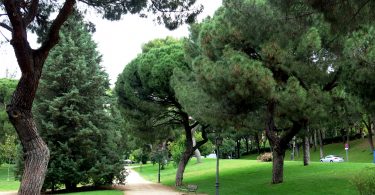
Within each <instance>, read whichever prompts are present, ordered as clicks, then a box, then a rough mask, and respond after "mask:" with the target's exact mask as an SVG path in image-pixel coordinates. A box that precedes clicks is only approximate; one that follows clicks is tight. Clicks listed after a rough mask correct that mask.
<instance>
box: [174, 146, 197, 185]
mask: <svg viewBox="0 0 375 195" xmlns="http://www.w3.org/2000/svg"><path fill="white" fill-rule="evenodd" d="M192 153H193V150H192V148H190V149H189V148H187V149H186V150H185V152H184V153H183V154H182V157H181V160H180V162H179V163H178V169H177V172H176V186H181V185H182V180H183V179H184V178H183V176H184V172H185V167H186V165H187V164H188V162H189V159H190V157H191V154H192Z"/></svg>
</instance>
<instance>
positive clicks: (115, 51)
mask: <svg viewBox="0 0 375 195" xmlns="http://www.w3.org/2000/svg"><path fill="white" fill-rule="evenodd" d="M221 2H222V1H221V0H198V3H201V4H203V5H204V11H203V13H202V14H201V15H199V21H200V20H202V19H203V18H205V17H206V16H208V15H213V13H214V12H215V10H216V9H217V8H218V7H219V6H220V5H221ZM90 21H92V22H93V23H94V24H95V25H96V32H95V33H94V35H93V39H94V41H95V42H96V43H97V44H98V48H97V49H98V51H99V52H100V53H101V54H102V56H103V61H102V66H104V68H105V70H106V72H107V73H108V74H109V77H110V80H111V81H110V82H111V84H114V83H115V82H116V79H117V75H118V74H120V73H121V72H122V71H123V69H124V67H125V65H126V64H127V63H129V62H130V61H131V60H132V59H134V58H135V57H136V56H137V54H139V53H140V52H141V47H142V45H143V44H144V43H147V42H148V41H150V40H153V39H155V38H164V37H166V36H172V37H176V38H180V37H184V36H188V34H189V32H188V26H187V25H183V26H181V27H179V28H178V29H176V30H174V31H169V30H167V29H166V28H165V27H164V26H163V25H158V24H156V23H155V22H154V21H152V17H150V18H140V17H139V16H138V15H125V16H124V17H123V19H122V20H120V21H114V22H111V21H107V20H102V19H101V18H100V17H95V16H90ZM0 31H1V32H2V33H4V34H6V33H7V32H5V30H4V29H2V28H0ZM0 36H1V37H0V40H3V37H2V35H1V34H0ZM6 36H7V37H8V38H10V36H9V34H6ZM33 37H34V36H33V35H29V39H30V40H35V38H33ZM30 42H31V41H30ZM30 44H31V45H32V46H33V45H34V46H35V47H36V45H35V44H33V43H30ZM6 70H8V72H9V73H14V72H17V75H19V72H20V71H19V69H18V65H17V63H16V58H15V56H14V52H13V49H12V47H11V46H10V45H9V43H7V44H2V45H0V77H5V76H6Z"/></svg>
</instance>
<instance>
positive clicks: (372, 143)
mask: <svg viewBox="0 0 375 195" xmlns="http://www.w3.org/2000/svg"><path fill="white" fill-rule="evenodd" d="M369 124H370V125H369V128H368V143H369V144H370V149H371V152H372V151H374V142H373V140H372V135H373V134H372V130H373V128H374V124H373V123H372V122H371V121H370V120H369Z"/></svg>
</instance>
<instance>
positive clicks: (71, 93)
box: [0, 0, 375, 194]
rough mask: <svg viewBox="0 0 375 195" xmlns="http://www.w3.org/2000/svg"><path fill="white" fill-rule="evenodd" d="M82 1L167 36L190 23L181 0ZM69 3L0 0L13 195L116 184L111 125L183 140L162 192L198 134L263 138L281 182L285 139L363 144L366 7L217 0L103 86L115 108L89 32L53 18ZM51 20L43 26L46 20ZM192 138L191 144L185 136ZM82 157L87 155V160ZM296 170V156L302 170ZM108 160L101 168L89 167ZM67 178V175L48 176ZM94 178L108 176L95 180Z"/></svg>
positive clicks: (367, 86) (123, 135)
mask: <svg viewBox="0 0 375 195" xmlns="http://www.w3.org/2000/svg"><path fill="white" fill-rule="evenodd" d="M83 2H84V3H86V4H87V5H89V6H93V7H95V8H97V9H98V10H99V12H100V13H103V14H104V17H106V18H108V19H119V18H120V17H121V14H126V13H128V12H130V13H140V14H141V15H142V14H143V12H142V11H143V10H144V9H148V10H151V11H152V12H154V13H159V15H158V16H157V19H158V20H159V21H160V22H164V23H165V24H166V26H167V27H168V28H171V29H173V28H176V27H177V26H178V25H179V24H181V23H184V22H188V23H190V22H193V21H194V18H195V17H196V15H197V14H199V13H200V12H201V8H200V7H197V8H192V6H193V5H194V3H195V0H181V1H158V0H155V1H151V4H148V3H147V2H148V1H113V2H112V1H111V2H101V1H94V0H92V1H91V0H90V1H83ZM75 4H76V2H75V1H74V0H67V1H64V2H63V4H61V5H57V4H56V5H52V4H48V3H42V2H39V1H38V0H33V1H25V2H23V3H19V2H18V1H17V2H16V1H11V0H7V1H3V2H1V3H0V8H1V10H4V11H6V13H7V14H5V15H1V17H7V19H8V20H4V22H1V23H0V24H1V27H2V28H5V29H7V30H9V31H11V32H12V40H11V44H12V46H13V48H14V50H15V53H16V57H17V60H18V63H19V66H20V68H21V72H22V76H21V79H20V80H19V81H18V85H17V87H16V88H15V92H14V94H13V96H12V98H11V99H10V101H9V102H10V103H9V105H8V106H7V107H6V112H7V113H8V116H9V118H10V122H11V124H12V125H13V126H14V128H15V130H16V132H17V134H18V137H19V139H20V141H21V145H22V147H23V152H24V168H25V169H24V171H23V175H22V182H21V187H20V190H19V193H20V194H38V193H39V192H40V190H41V189H42V184H43V183H45V185H46V186H47V188H52V189H53V188H55V186H58V185H61V184H64V185H65V186H66V187H67V188H74V187H75V186H76V185H77V184H78V183H79V182H87V181H90V182H94V183H98V184H100V183H109V182H110V181H113V179H114V178H116V177H117V178H119V177H120V176H117V175H116V174H118V173H119V172H120V169H119V168H118V167H119V165H120V164H119V163H118V162H119V160H120V157H119V154H123V153H122V151H120V149H119V146H122V147H126V146H125V145H124V144H123V143H122V142H123V141H124V140H123V139H125V142H128V141H129V140H128V139H127V138H128V135H129V134H130V132H126V131H121V130H120V131H119V127H124V128H125V129H126V130H129V131H132V132H131V133H132V135H137V136H136V137H137V138H132V139H141V140H149V142H154V143H157V144H159V145H160V148H165V145H166V142H167V141H168V140H173V139H175V138H176V136H174V135H175V134H181V132H183V134H184V137H185V139H184V142H185V148H184V149H183V150H184V151H183V153H182V154H181V158H180V162H179V163H178V171H177V174H176V185H181V184H182V180H183V173H184V170H185V166H186V164H187V163H188V161H189V159H190V157H191V156H192V155H193V153H194V152H196V151H197V149H198V148H199V147H201V146H203V145H204V144H205V143H207V142H208V140H209V136H210V135H209V134H212V133H215V134H217V135H218V134H220V135H224V134H225V133H228V132H231V133H229V134H233V133H232V132H235V133H238V134H241V133H242V132H248V134H253V135H254V138H255V137H257V138H258V139H259V134H265V135H266V137H267V139H268V142H269V144H270V146H271V149H272V152H273V177H272V183H275V184H276V183H281V182H283V162H284V157H285V151H286V150H287V148H288V146H289V144H290V143H291V141H292V140H293V138H294V137H295V136H296V135H299V136H301V137H302V138H303V140H304V143H305V144H304V145H305V148H306V149H308V148H309V146H308V145H309V136H310V134H312V133H315V134H316V132H319V133H318V134H319V136H320V137H322V133H321V132H322V130H325V131H329V129H331V128H332V127H334V128H339V129H340V130H342V131H346V132H347V135H349V129H350V128H354V127H355V126H356V125H358V124H364V125H365V126H366V127H367V131H368V137H369V142H370V143H371V144H372V140H371V139H372V135H371V130H372V126H373V111H374V105H373V101H372V99H373V98H372V97H373V93H374V89H373V88H374V87H373V86H374V85H373V81H374V79H373V78H372V77H373V71H374V70H373V67H372V66H373V63H374V62H373V60H374V58H373V56H374V52H373V51H374V46H373V45H374V43H373V42H374V41H373V36H374V29H373V28H374V24H373V21H374V20H373V19H374V14H373V12H372V11H371V10H372V9H373V8H374V7H375V2H372V1H355V0H350V1H345V2H342V1H329V2H326V1H321V0H313V1H307V0H289V1H286V2H285V1H274V0H269V1H266V0H251V1H248V0H224V1H223V5H222V7H221V8H219V9H218V10H217V11H216V13H215V14H214V16H213V17H209V18H206V19H205V20H204V21H202V22H200V23H195V24H192V25H191V26H190V35H189V37H187V38H185V39H183V40H176V39H172V38H166V39H158V40H154V41H151V42H149V43H147V44H145V45H144V46H143V49H142V53H141V54H139V56H138V57H137V58H135V59H134V60H133V61H132V62H130V63H129V64H128V65H127V66H126V68H125V69H124V71H123V73H122V74H121V75H120V76H119V79H118V81H117V82H116V87H115V93H116V96H117V98H118V100H115V98H114V97H113V96H112V92H111V91H110V90H109V88H108V78H107V76H106V74H105V73H104V72H103V71H102V70H101V68H100V66H99V65H98V64H99V62H100V57H99V55H98V53H97V52H96V51H95V50H92V48H94V47H95V45H94V44H93V43H92V41H91V40H90V38H89V36H88V35H87V34H86V35H85V33H84V32H86V33H87V32H88V31H90V30H94V29H93V28H91V27H92V25H91V24H90V23H88V24H86V25H85V24H84V23H81V22H78V23H79V24H80V25H78V26H80V27H77V25H76V24H77V20H78V19H77V18H74V19H73V20H74V21H72V22H71V23H70V24H69V21H67V20H68V16H69V15H72V14H73V15H75V17H80V13H84V12H79V11H77V10H78V9H76V7H75ZM189 8H190V9H191V10H190V11H189ZM24 10H26V11H24ZM53 12H58V14H57V17H56V19H55V20H52V21H49V17H48V16H49V15H50V14H51V13H53ZM173 13H175V14H173ZM178 13H181V14H178ZM64 23H66V27H65V28H67V29H66V30H64V27H63V24H64ZM28 30H31V31H34V32H37V33H38V35H39V38H40V40H39V41H40V42H41V47H40V48H38V49H31V48H30V46H29V45H28V41H27V33H26V32H27V31H28ZM70 32H71V34H70ZM59 37H61V43H60V45H59V46H56V44H57V42H58V40H59ZM81 47H82V48H81ZM52 48H55V50H52ZM80 49H82V50H80ZM71 51H74V52H71ZM78 54H79V55H78ZM48 56H50V58H51V59H50V60H49V58H47V57H48ZM49 63H51V64H49ZM43 67H44V68H43ZM42 70H44V73H43V74H42ZM39 83H40V84H39ZM38 86H39V91H38V92H37V89H38ZM38 93H39V94H40V96H38ZM90 97H91V98H90ZM34 99H36V105H37V107H36V109H35V110H34V112H36V115H35V116H37V117H36V119H37V120H36V121H34V117H33V114H32V105H33V103H34ZM116 101H118V105H119V110H120V111H118V110H116V108H115V107H116V106H115V105H117V102H116ZM120 112H121V114H122V116H123V118H124V119H125V121H122V120H120V119H121V118H122V117H120ZM38 128H39V129H40V133H41V134H42V136H39V133H38V130H37V129H38ZM62 132H63V133H62ZM196 132H199V134H200V137H201V138H200V139H199V140H194V139H193V138H194V135H195V134H197V133H196ZM55 133H56V134H60V135H61V137H60V136H56V134H55ZM255 135H256V136H255ZM133 141H134V140H133ZM129 142H130V141H129ZM135 142H136V141H135ZM97 144H99V145H100V146H99V148H97V147H96V146H97ZM321 145H322V144H321ZM75 146H78V147H77V148H74V147H75ZM371 147H372V148H371V149H372V150H373V144H372V145H371ZM50 149H53V150H50ZM89 149H90V152H92V153H95V154H98V155H97V156H95V157H94V156H90V155H89V154H88V153H87V152H88V151H89ZM91 149H93V150H91ZM57 151H64V152H67V153H68V154H70V155H68V156H66V155H59V154H58V153H57ZM305 151H306V150H305ZM80 152H82V153H80ZM101 154H106V155H111V154H113V156H112V157H110V159H109V157H108V156H105V155H101ZM50 156H51V161H50ZM83 157H85V158H83ZM86 157H88V159H90V158H91V157H93V158H94V159H90V160H87V159H86ZM55 159H58V160H60V161H54V160H55ZM49 161H50V163H49V166H50V167H51V170H53V171H50V172H48V171H47V164H48V162H49ZM308 161H309V157H308V152H306V153H305V158H304V164H305V165H307V164H308ZM54 162H58V163H60V162H64V163H61V164H59V165H58V164H56V163H54ZM90 162H91V163H90ZM93 162H95V164H93ZM88 164H90V166H87V165H88ZM108 164H111V166H110V167H111V169H110V170H109V169H108V172H107V171H103V170H105V169H107V168H108V167H109V166H108ZM91 165H92V166H91ZM112 165H113V166H112ZM68 169H73V170H72V171H77V172H75V173H72V174H73V175H74V174H77V173H80V174H79V175H76V176H77V177H72V178H70V179H66V178H65V177H60V176H61V175H63V171H62V170H64V171H67V170H68ZM102 172H105V173H106V174H108V175H101V176H99V177H97V175H98V174H99V173H102ZM56 173H59V174H56ZM60 173H61V174H60ZM45 175H47V180H46V182H44V176H45ZM71 176H72V175H69V176H67V177H71ZM75 179H77V180H75ZM78 180H80V181H78ZM47 181H48V182H47Z"/></svg>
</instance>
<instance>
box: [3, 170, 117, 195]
mask: <svg viewBox="0 0 375 195" xmlns="http://www.w3.org/2000/svg"><path fill="white" fill-rule="evenodd" d="M10 176H11V177H10V180H9V181H7V178H8V165H7V164H3V165H1V166H0V192H1V191H17V190H18V188H19V186H20V182H19V181H15V180H14V176H13V166H12V165H11V169H10ZM69 194H74V195H120V194H121V195H122V194H124V192H122V191H118V190H99V191H88V192H75V193H69Z"/></svg>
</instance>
